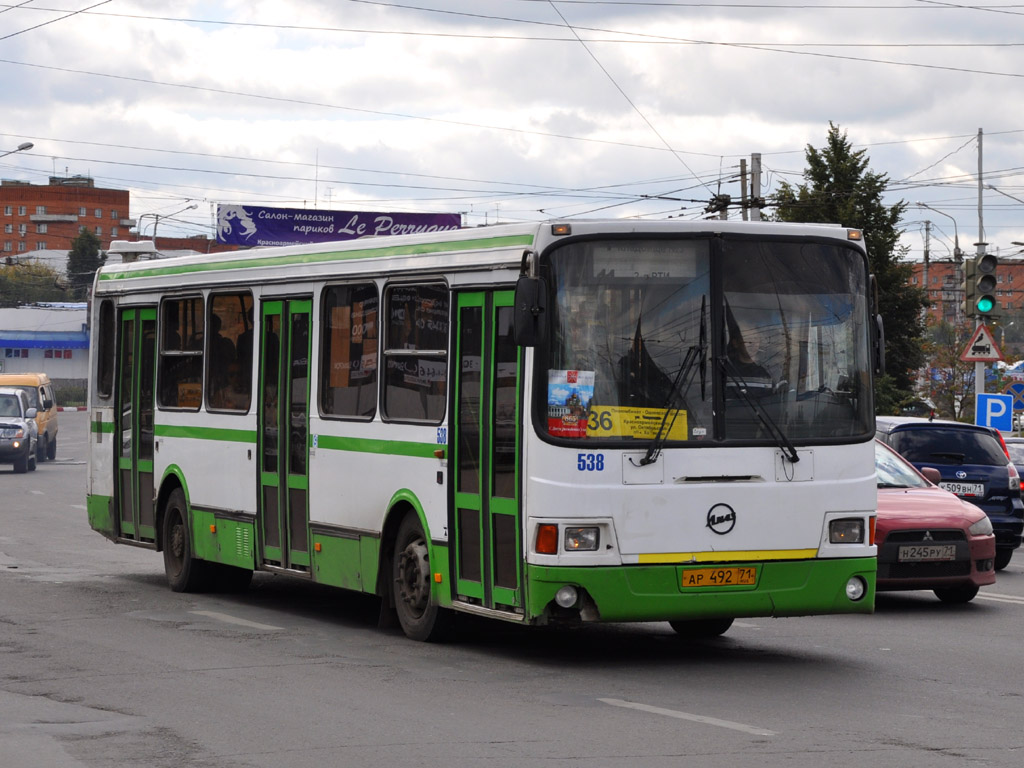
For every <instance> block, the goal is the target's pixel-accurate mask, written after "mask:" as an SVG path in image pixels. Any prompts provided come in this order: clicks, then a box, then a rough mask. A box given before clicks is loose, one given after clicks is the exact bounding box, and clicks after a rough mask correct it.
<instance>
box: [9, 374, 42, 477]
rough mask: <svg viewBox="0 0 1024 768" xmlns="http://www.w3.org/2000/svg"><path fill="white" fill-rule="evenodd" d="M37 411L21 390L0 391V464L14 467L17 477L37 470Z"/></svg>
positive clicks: (10, 388)
mask: <svg viewBox="0 0 1024 768" xmlns="http://www.w3.org/2000/svg"><path fill="white" fill-rule="evenodd" d="M38 440H39V429H38V427H37V426H36V409H35V408H33V407H32V406H31V405H29V402H28V397H27V396H26V395H25V393H24V392H23V391H22V390H20V389H15V388H14V387H0V463H2V464H13V465H14V471H15V472H17V473H22V472H28V471H31V470H34V469H35V468H36V443H37V442H38Z"/></svg>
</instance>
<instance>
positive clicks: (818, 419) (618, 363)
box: [541, 238, 872, 444]
mask: <svg viewBox="0 0 1024 768" xmlns="http://www.w3.org/2000/svg"><path fill="white" fill-rule="evenodd" d="M544 266H545V268H546V273H547V275H548V276H549V281H550V282H549V284H550V286H551V287H552V291H553V296H552V299H551V301H550V302H549V306H550V307H552V312H551V322H550V325H549V331H550V338H549V344H548V347H547V350H546V353H547V361H546V365H543V366H542V370H544V369H546V374H542V378H541V385H542V386H546V389H547V391H546V393H545V394H546V398H545V402H546V413H545V419H546V423H545V424H544V427H545V429H546V433H547V434H548V435H549V436H551V437H554V438H570V439H588V440H608V441H612V443H622V442H631V441H644V442H649V441H650V440H652V439H655V438H659V439H661V440H667V441H668V442H670V443H672V442H678V443H680V444H692V443H704V444H707V443H708V442H710V441H715V442H718V443H722V442H725V443H730V444H734V443H737V442H747V443H749V442H778V440H779V439H783V438H784V439H786V440H801V441H807V440H823V439H829V438H859V437H863V436H865V435H867V434H869V432H870V423H871V422H870V414H871V408H872V400H871V392H870V369H869V365H870V355H869V349H868V341H867V340H868V334H867V333H866V329H865V323H866V322H867V306H866V280H867V277H866V269H865V265H864V259H863V256H862V254H861V253H860V252H859V251H857V250H855V249H854V248H847V247H843V246H842V245H838V244H835V243H822V242H819V241H812V240H800V241H782V240H774V239H770V240H766V239H747V238H729V239H726V238H714V239H711V238H706V239H673V240H667V239H666V240H632V239H630V240H625V239H623V240H604V241H579V242H574V243H569V244H566V245H564V246H562V247H560V248H557V249H554V250H552V251H551V252H550V254H549V256H548V258H547V259H546V260H545V263H544Z"/></svg>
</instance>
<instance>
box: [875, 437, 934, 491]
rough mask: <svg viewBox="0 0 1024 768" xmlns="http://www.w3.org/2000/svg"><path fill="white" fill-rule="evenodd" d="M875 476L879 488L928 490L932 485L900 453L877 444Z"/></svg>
mask: <svg viewBox="0 0 1024 768" xmlns="http://www.w3.org/2000/svg"><path fill="white" fill-rule="evenodd" d="M875 474H876V475H877V476H878V487H879V488H927V487H928V486H930V485H931V483H929V482H928V481H927V480H925V479H924V478H923V477H921V475H919V474H918V473H917V472H916V471H915V470H914V468H913V467H912V466H911V465H910V464H908V463H907V461H906V460H905V459H904V458H903V457H901V456H900V455H899V454H898V453H896V452H895V451H893V450H890V449H889V448H886V447H885V446H884V445H882V444H881V443H878V442H876V443H875Z"/></svg>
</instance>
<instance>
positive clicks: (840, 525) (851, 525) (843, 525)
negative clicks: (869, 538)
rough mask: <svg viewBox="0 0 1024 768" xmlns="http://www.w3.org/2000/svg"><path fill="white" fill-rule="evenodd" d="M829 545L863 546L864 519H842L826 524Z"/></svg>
mask: <svg viewBox="0 0 1024 768" xmlns="http://www.w3.org/2000/svg"><path fill="white" fill-rule="evenodd" d="M828 543H829V544H863V543H864V518H862V517H844V518H842V519H841V520H832V521H830V522H829V524H828Z"/></svg>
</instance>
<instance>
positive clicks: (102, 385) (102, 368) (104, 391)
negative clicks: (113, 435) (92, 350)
mask: <svg viewBox="0 0 1024 768" xmlns="http://www.w3.org/2000/svg"><path fill="white" fill-rule="evenodd" d="M114 341H115V337H114V302H112V301H104V302H101V303H100V327H99V338H98V339H97V343H98V344H99V348H98V350H97V354H96V357H97V360H98V362H97V365H98V370H97V371H96V395H97V396H98V397H101V398H103V399H104V400H106V399H107V398H109V397H110V395H111V394H112V393H113V391H114Z"/></svg>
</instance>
